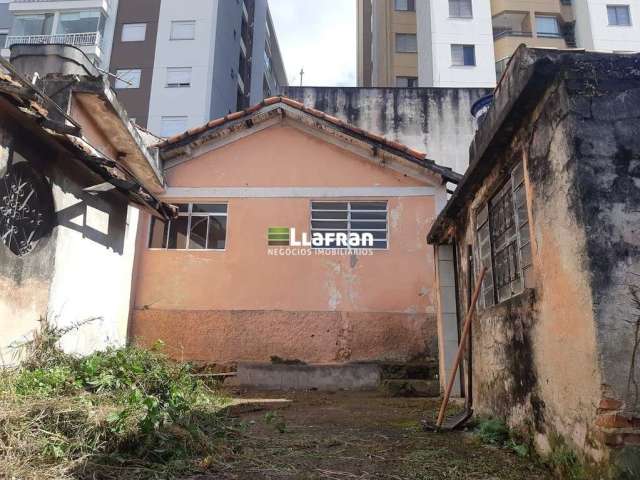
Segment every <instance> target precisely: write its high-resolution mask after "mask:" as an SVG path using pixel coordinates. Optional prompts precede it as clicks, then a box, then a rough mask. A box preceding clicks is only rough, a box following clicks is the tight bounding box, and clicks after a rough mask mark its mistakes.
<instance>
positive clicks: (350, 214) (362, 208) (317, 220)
mask: <svg viewBox="0 0 640 480" xmlns="http://www.w3.org/2000/svg"><path fill="white" fill-rule="evenodd" d="M314 232H322V233H327V232H331V233H339V232H344V233H347V234H349V233H358V234H363V233H371V234H372V235H373V248H383V249H384V248H387V245H388V237H387V202H386V201H374V202H360V201H354V202H350V201H344V202H311V234H312V235H313V233H314ZM329 248H333V247H329ZM341 248H345V247H341Z"/></svg>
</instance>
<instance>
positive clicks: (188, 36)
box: [171, 20, 196, 40]
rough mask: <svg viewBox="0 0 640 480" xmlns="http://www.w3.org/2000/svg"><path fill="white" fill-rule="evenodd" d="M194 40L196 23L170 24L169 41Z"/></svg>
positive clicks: (193, 21)
mask: <svg viewBox="0 0 640 480" xmlns="http://www.w3.org/2000/svg"><path fill="white" fill-rule="evenodd" d="M194 38H196V21H195V20H186V21H182V20H181V21H175V22H171V40H193V39H194Z"/></svg>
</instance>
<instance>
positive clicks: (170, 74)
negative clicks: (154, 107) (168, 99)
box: [167, 67, 191, 88]
mask: <svg viewBox="0 0 640 480" xmlns="http://www.w3.org/2000/svg"><path fill="white" fill-rule="evenodd" d="M190 86H191V67H169V68H167V87H169V88H185V87H190Z"/></svg>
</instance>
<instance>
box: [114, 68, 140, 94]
mask: <svg viewBox="0 0 640 480" xmlns="http://www.w3.org/2000/svg"><path fill="white" fill-rule="evenodd" d="M116 77H117V78H116V81H115V84H114V88H115V89H117V90H125V89H135V88H140V81H141V79H142V70H141V69H140V68H121V69H118V70H116Z"/></svg>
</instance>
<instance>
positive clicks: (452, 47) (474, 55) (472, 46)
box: [451, 43, 478, 67]
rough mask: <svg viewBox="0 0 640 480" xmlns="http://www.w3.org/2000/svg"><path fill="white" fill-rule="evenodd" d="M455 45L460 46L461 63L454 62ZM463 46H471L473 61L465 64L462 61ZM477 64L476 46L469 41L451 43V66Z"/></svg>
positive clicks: (472, 65)
mask: <svg viewBox="0 0 640 480" xmlns="http://www.w3.org/2000/svg"><path fill="white" fill-rule="evenodd" d="M456 47H460V49H461V50H462V63H456V59H455V56H454V54H453V49H454V48H456ZM465 47H471V48H473V63H470V64H467V63H464V49H465ZM477 65H478V59H477V57H476V46H475V45H473V44H470V43H452V44H451V66H452V67H476V66H477Z"/></svg>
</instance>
